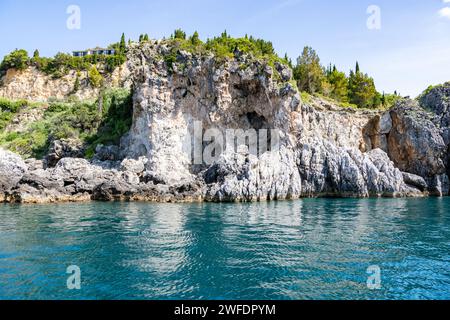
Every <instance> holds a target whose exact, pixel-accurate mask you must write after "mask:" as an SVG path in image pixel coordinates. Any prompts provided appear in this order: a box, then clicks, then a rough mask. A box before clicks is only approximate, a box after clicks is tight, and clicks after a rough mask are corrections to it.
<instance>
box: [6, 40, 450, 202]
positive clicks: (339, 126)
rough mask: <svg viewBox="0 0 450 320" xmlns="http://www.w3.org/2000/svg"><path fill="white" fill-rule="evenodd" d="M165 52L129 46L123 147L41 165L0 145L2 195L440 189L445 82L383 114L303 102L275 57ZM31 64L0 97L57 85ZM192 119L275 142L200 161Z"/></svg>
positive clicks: (421, 192) (179, 197)
mask: <svg viewBox="0 0 450 320" xmlns="http://www.w3.org/2000/svg"><path fill="white" fill-rule="evenodd" d="M168 50H169V48H168V47H167V45H166V44H164V42H156V43H153V42H152V43H147V44H143V45H136V44H135V45H132V46H131V47H130V48H129V49H128V57H127V58H128V61H127V64H126V66H123V68H122V69H121V72H122V74H126V75H127V76H126V77H125V78H126V79H127V81H128V82H130V83H132V87H133V92H134V96H133V125H132V128H131V130H130V132H129V133H128V134H127V135H125V136H124V137H123V138H122V141H121V144H120V146H116V147H112V146H110V147H102V146H99V147H98V148H97V155H96V156H95V157H94V160H93V161H91V162H89V161H87V160H83V159H74V158H64V159H62V160H59V162H57V163H55V164H54V165H52V166H48V165H46V164H45V163H42V162H39V161H36V160H28V163H27V164H26V165H25V169H24V166H23V165H22V164H21V163H19V162H17V161H15V160H14V156H13V155H11V154H10V153H7V152H2V153H1V154H0V158H1V159H2V160H1V161H2V165H1V166H0V175H3V176H6V175H12V176H13V179H4V180H5V181H6V180H7V181H12V183H9V184H6V183H2V189H3V194H4V200H5V201H9V202H51V201H67V200H70V201H77V200H87V199H93V200H147V201H202V200H204V201H264V200H282V199H296V198H300V197H315V196H333V197H370V196H374V197H380V196H385V197H397V196H426V195H429V194H431V195H439V196H442V195H447V194H448V185H449V182H448V174H449V163H448V161H449V158H448V148H449V135H448V132H449V130H448V114H449V107H448V97H449V96H450V95H449V94H448V89H442V88H438V89H435V90H440V91H439V92H438V93H437V92H436V91H431V92H429V93H428V96H425V97H423V98H422V99H421V104H422V106H421V105H419V103H418V102H414V101H410V100H405V101H402V102H401V103H399V104H398V105H397V106H396V107H394V108H393V109H392V110H389V111H386V112H382V111H365V110H353V109H344V108H342V107H339V106H336V105H335V104H334V103H332V102H328V101H326V100H324V99H319V98H312V99H311V101H302V99H301V96H300V94H299V92H298V90H297V89H296V86H295V84H293V81H292V72H291V70H290V69H289V67H287V66H284V65H282V64H280V63H275V64H273V65H270V64H268V63H267V62H264V61H262V60H258V59H255V58H253V57H251V56H249V55H245V54H237V55H236V58H234V59H226V60H225V61H223V60H221V59H218V58H217V57H215V56H214V55H212V54H191V53H188V52H185V51H179V52H178V53H177V57H176V61H175V62H174V63H173V64H172V65H171V67H170V68H169V66H168V65H167V63H166V62H165V61H164V59H163V58H162V57H163V56H164V54H165V53H166V52H167V51H168ZM33 72H35V71H32V70H31V71H30V70H29V71H27V72H25V74H24V75H22V77H25V78H26V79H27V80H18V79H17V78H15V80H14V79H13V80H11V79H9V80H8V81H9V82H8V81H7V84H6V86H5V85H3V87H2V88H0V95H3V96H7V97H20V98H24V97H26V98H29V99H41V98H45V97H49V96H60V95H59V93H58V92H57V91H58V89H57V88H56V89H55V88H53V87H52V89H48V90H42V91H41V89H40V88H41V86H42V81H41V80H38V78H40V76H39V75H36V74H34V75H33ZM17 77H19V78H20V79H22V78H21V77H20V76H17ZM117 77H118V78H124V77H122V76H116V79H117ZM33 81H35V82H36V83H41V84H40V85H39V86H38V89H36V90H35V91H34V89H32V86H31V87H30V85H22V86H21V88H22V89H21V90H18V91H15V90H14V89H12V88H17V83H21V84H22V83H32V82H33ZM68 81H69V80H68ZM69 82H70V81H69ZM122 83H124V82H122ZM112 85H121V81H117V82H116V83H115V84H112ZM444 88H447V87H445V86H444ZM52 90H56V91H52ZM446 90H447V91H446ZM12 92H14V93H12ZM40 92H43V93H42V94H40ZM95 94H96V92H95V91H91V92H86V96H93V95H94V96H95ZM61 96H63V94H61ZM446 101H447V102H446ZM198 127H200V128H201V129H200V130H201V134H202V137H203V136H204V135H205V134H206V133H207V132H208V131H210V130H211V129H214V130H215V131H214V132H216V133H217V134H219V136H220V137H221V138H225V137H226V136H227V131H229V130H230V129H234V130H242V131H245V132H249V131H252V130H254V131H255V132H266V131H267V132H269V131H270V132H277V133H278V136H277V138H276V137H275V136H274V135H268V136H267V137H268V139H269V143H268V144H269V145H272V146H276V147H273V148H267V149H265V150H264V151H265V152H261V153H259V154H256V155H255V154H252V153H251V152H249V148H241V147H242V146H240V145H239V140H237V141H238V142H237V144H236V143H235V142H236V141H235V140H233V142H232V146H233V147H232V148H228V145H227V148H226V150H221V151H222V152H217V151H218V150H219V149H216V152H215V154H214V156H215V158H214V161H213V162H212V163H207V162H205V161H201V162H200V163H199V162H196V161H195V159H193V158H195V156H193V155H194V154H195V150H196V148H198V147H199V145H200V146H201V148H202V150H203V149H204V148H205V147H207V144H208V143H207V140H205V141H202V140H200V141H198V139H197V138H196V134H195V131H196V128H198ZM264 130H266V131H264ZM216 138H217V136H216ZM196 139H197V140H196ZM275 140H276V141H275ZM227 143H229V142H226V143H225V144H227ZM258 146H260V144H258ZM11 159H12V160H11ZM15 163H18V167H16V166H15ZM11 167H14V168H15V169H14V170H11V169H10V168H11ZM1 168H6V169H4V170H3V171H2V170H1Z"/></svg>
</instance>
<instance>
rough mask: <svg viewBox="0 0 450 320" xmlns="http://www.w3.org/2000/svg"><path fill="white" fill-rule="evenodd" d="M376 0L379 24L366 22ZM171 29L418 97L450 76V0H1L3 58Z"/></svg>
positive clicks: (167, 32) (67, 49)
mask: <svg viewBox="0 0 450 320" xmlns="http://www.w3.org/2000/svg"><path fill="white" fill-rule="evenodd" d="M69 5H78V6H79V7H80V9H81V29H79V30H69V29H68V28H67V27H66V21H67V19H68V17H69V15H68V14H67V13H66V10H67V7H68V6H69ZM369 5H377V6H378V7H379V8H380V10H381V11H380V12H381V29H380V30H370V29H368V28H367V26H366V21H367V19H368V18H369V16H370V15H369V14H367V8H368V7H369ZM175 28H182V29H184V30H186V31H187V32H188V33H192V32H193V31H195V30H197V31H198V32H199V33H200V36H201V38H203V39H206V38H207V37H212V36H215V35H219V34H220V33H221V32H222V31H223V30H224V29H226V30H227V31H228V32H229V33H230V34H232V35H233V36H243V35H245V34H246V33H247V34H249V35H250V34H251V35H254V36H257V37H261V38H264V39H267V40H271V41H272V42H273V43H274V46H275V48H276V49H277V51H278V52H279V53H280V54H284V53H285V52H287V53H288V55H289V56H290V57H292V58H293V59H295V58H296V57H297V56H298V55H299V54H300V52H301V50H302V48H303V47H304V46H305V45H310V46H312V47H313V48H314V49H316V50H317V52H318V53H319V55H320V57H321V60H322V63H323V64H328V63H330V62H331V63H334V64H336V65H337V66H338V68H340V69H342V70H344V71H346V72H348V71H349V69H350V68H352V67H353V66H354V64H355V61H356V60H358V61H359V63H360V65H361V69H362V70H363V71H365V72H368V73H369V74H370V75H372V76H373V77H374V79H375V81H376V84H377V87H378V89H379V90H380V91H386V92H393V91H394V90H398V91H399V92H400V93H401V94H403V95H411V96H416V95H417V94H419V93H420V92H421V91H422V90H423V89H425V88H426V87H427V86H428V85H430V84H438V83H442V82H445V81H449V80H450V0H394V1H393V0H370V1H366V0H258V1H256V0H253V1H249V0H247V1H246V0H239V1H237V0H216V1H211V0H210V1H206V0H190V1H181V0H180V1H175V0H164V1H163V0H148V1H144V0H127V1H111V0H110V1H107V0H90V1H87V0H72V1H65V0H41V1H29V0H0V39H1V45H0V56H2V57H3V56H4V55H5V54H7V53H8V52H10V51H12V50H14V49H15V48H24V49H27V50H28V51H29V52H30V53H32V52H33V50H34V49H36V48H38V49H39V50H40V52H41V55H50V56H53V55H54V54H55V53H57V52H58V51H62V52H71V51H72V50H76V49H84V48H88V47H93V46H96V45H100V46H103V45H107V44H109V43H112V42H116V41H118V39H119V38H120V35H121V33H122V32H125V33H126V35H127V37H131V38H133V39H136V38H138V36H139V34H140V33H148V34H149V35H150V37H151V38H161V37H163V36H168V35H170V33H171V32H172V31H173V30H174V29H175Z"/></svg>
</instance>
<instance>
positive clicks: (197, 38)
mask: <svg viewBox="0 0 450 320" xmlns="http://www.w3.org/2000/svg"><path fill="white" fill-rule="evenodd" d="M190 41H191V43H192V44H193V45H194V46H197V45H199V44H200V43H201V41H200V36H199V34H198V32H197V31H195V32H194V34H193V35H192V36H191V38H190Z"/></svg>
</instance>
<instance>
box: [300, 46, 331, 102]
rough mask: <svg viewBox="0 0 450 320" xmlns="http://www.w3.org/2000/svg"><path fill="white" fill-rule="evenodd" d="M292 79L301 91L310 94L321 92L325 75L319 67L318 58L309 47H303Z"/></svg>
mask: <svg viewBox="0 0 450 320" xmlns="http://www.w3.org/2000/svg"><path fill="white" fill-rule="evenodd" d="M294 77H295V79H296V80H297V83H298V88H299V89H300V90H301V91H306V92H307V93H310V94H314V93H321V92H322V86H323V81H324V80H326V78H325V73H324V70H323V69H322V66H321V65H320V59H319V56H318V55H317V53H316V51H314V50H313V49H312V48H311V47H305V48H304V49H303V53H302V55H301V56H300V57H299V58H298V59H297V65H296V67H295V68H294Z"/></svg>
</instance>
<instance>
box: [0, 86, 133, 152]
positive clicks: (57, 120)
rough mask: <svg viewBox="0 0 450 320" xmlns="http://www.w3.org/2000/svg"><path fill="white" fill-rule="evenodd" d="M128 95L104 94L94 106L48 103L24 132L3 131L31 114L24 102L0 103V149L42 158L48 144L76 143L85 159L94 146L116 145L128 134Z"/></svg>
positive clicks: (121, 92) (123, 92)
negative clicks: (77, 142) (77, 141)
mask: <svg viewBox="0 0 450 320" xmlns="http://www.w3.org/2000/svg"><path fill="white" fill-rule="evenodd" d="M131 97H132V95H131V92H130V91H128V90H126V89H114V90H108V91H106V92H104V93H103V94H102V96H101V97H100V99H98V100H97V101H94V102H80V101H69V102H60V101H55V102H51V103H50V104H49V105H48V106H42V105H41V106H40V107H41V108H43V107H46V109H45V112H44V114H43V116H42V118H41V119H39V120H37V121H33V122H31V123H30V124H29V125H28V126H26V127H25V128H24V130H14V128H12V129H11V130H8V131H4V128H5V127H6V126H7V125H8V124H11V121H12V119H13V118H14V117H15V116H17V115H18V114H19V113H26V112H31V108H33V107H35V106H30V104H29V103H27V102H26V101H15V102H13V101H7V100H4V99H1V100H0V106H1V109H2V112H1V113H0V119H1V120H0V130H2V133H0V146H2V147H5V148H7V149H9V150H11V151H13V152H16V153H18V154H20V155H22V156H24V157H35V158H42V157H43V156H44V155H45V154H46V152H47V150H48V147H49V144H50V142H51V141H52V140H66V139H75V140H79V141H80V143H82V144H83V145H84V146H85V149H86V156H87V157H90V156H92V155H93V154H94V150H95V147H96V146H97V145H98V144H105V145H108V144H118V143H119V141H120V138H121V137H122V136H123V135H124V134H125V133H126V132H128V131H129V130H130V127H131V120H132V98H131Z"/></svg>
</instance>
